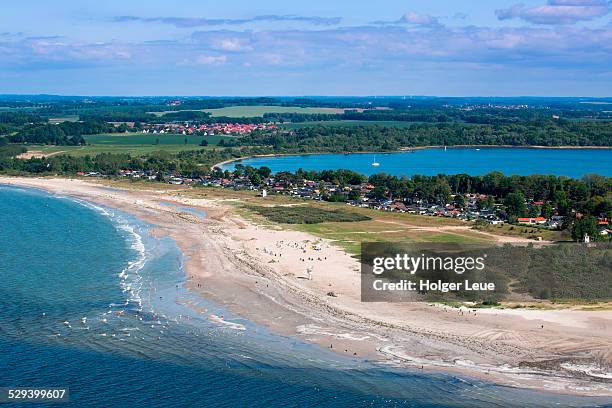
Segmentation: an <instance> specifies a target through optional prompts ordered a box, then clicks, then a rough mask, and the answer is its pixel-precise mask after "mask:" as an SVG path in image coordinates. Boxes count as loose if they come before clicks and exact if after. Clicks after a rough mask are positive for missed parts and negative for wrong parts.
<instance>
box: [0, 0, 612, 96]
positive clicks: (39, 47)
mask: <svg viewBox="0 0 612 408" xmlns="http://www.w3.org/2000/svg"><path fill="white" fill-rule="evenodd" d="M611 67H612V1H610V0H523V1H522V2H521V1H520V0H518V1H517V0H508V1H506V0H489V1H485V0H470V1H456V0H455V1H453V0H428V1H427V2H425V1H409V0H408V1H395V0H392V1H385V0H378V1H376V2H374V1H355V0H353V1H345V0H336V1H329V0H326V1H321V0H309V1H296V0H294V1H279V0H259V1H252V0H251V1H242V0H241V1H231V0H229V1H225V2H220V1H201V0H200V1H174V2H169V1H158V0H147V1H140V0H131V1H126V0H122V1H116V0H105V1H104V2H93V1H65V0H55V1H53V2H43V1H30V0H21V1H19V2H15V1H10V2H5V3H4V4H3V9H2V12H1V13H0V94H1V93H54V94H64V95H247V96H248V95H440V96H461V95H481V96H489V95H501V96H506V95H507V96H514V95H550V96H611V95H612V68H611Z"/></svg>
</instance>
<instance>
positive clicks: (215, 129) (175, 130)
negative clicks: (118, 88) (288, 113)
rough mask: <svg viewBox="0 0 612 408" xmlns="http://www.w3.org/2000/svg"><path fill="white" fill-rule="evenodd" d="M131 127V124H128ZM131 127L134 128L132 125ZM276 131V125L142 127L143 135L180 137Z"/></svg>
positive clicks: (166, 125)
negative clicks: (176, 135)
mask: <svg viewBox="0 0 612 408" xmlns="http://www.w3.org/2000/svg"><path fill="white" fill-rule="evenodd" d="M128 125H129V124H128ZM131 125H132V126H131V127H133V126H134V124H133V123H131ZM271 129H276V125H275V124H274V123H271V122H270V123H257V124H253V123H247V124H244V123H210V124H180V123H162V124H144V125H142V128H141V130H139V131H140V132H141V133H153V134H179V135H199V136H214V135H247V134H249V133H251V132H253V131H256V130H271Z"/></svg>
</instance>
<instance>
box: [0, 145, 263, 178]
mask: <svg viewBox="0 0 612 408" xmlns="http://www.w3.org/2000/svg"><path fill="white" fill-rule="evenodd" d="M255 151H257V152H258V154H263V153H269V151H267V150H263V149H259V150H255ZM240 156H241V151H240V150H236V149H210V150H209V149H206V150H193V151H185V152H181V153H178V154H172V153H169V152H165V151H158V152H154V153H151V154H148V155H146V156H132V155H130V154H115V153H101V154H98V155H94V156H89V155H86V156H79V157H75V156H71V155H63V154H62V155H54V156H51V157H44V158H31V159H27V160H25V159H16V158H13V157H0V172H3V173H10V174H24V173H27V174H63V175H68V174H69V175H73V174H76V173H77V172H99V173H102V174H105V175H115V174H118V172H119V170H125V169H130V170H142V171H145V172H151V173H153V174H155V173H158V172H159V173H164V174H175V175H183V176H186V177H194V178H195V177H200V176H205V175H207V174H209V173H210V167H211V166H212V165H214V164H215V163H218V162H221V161H224V160H229V159H234V158H238V157H240Z"/></svg>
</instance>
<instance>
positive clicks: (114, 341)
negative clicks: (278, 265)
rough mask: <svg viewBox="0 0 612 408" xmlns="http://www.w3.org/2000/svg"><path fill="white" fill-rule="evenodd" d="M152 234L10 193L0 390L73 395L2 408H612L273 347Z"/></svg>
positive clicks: (81, 205) (65, 200)
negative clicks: (194, 288) (199, 288)
mask: <svg viewBox="0 0 612 408" xmlns="http://www.w3.org/2000/svg"><path fill="white" fill-rule="evenodd" d="M200 215H201V216H206V215H205V214H203V213H202V214H200ZM151 228H152V226H151V225H148V224H146V223H143V222H142V221H139V220H137V219H136V218H134V217H132V216H130V215H128V214H126V213H123V212H121V211H117V210H114V209H111V208H106V207H101V206H97V205H93V204H91V203H88V202H84V201H80V200H78V199H74V198H70V197H64V196H59V195H53V194H49V193H47V192H43V191H40V190H36V189H24V188H18V187H13V186H6V185H5V186H2V185H0V278H1V279H2V281H1V284H0V387H22V388H23V387H45V388H50V387H52V388H58V387H59V388H68V393H69V401H68V402H65V403H58V404H53V403H44V402H38V403H15V404H10V403H7V404H0V406H15V407H29V406H32V407H41V406H43V407H44V406H67V407H137V408H139V407H142V408H145V407H146V408H149V407H235V406H237V407H313V406H316V407H328V406H330V407H331V406H334V407H345V406H346V407H379V406H380V407H508V406H517V407H525V406H603V405H604V404H605V403H606V401H603V400H602V399H595V398H579V397H572V396H564V395H560V394H555V393H547V392H540V391H531V390H523V389H516V388H511V387H505V386H500V385H496V384H493V383H489V382H486V381H481V380H477V379H473V378H469V377H460V376H456V375H450V374H444V373H432V372H426V371H425V372H424V371H421V370H414V369H406V368H400V367H397V366H394V365H391V364H381V363H375V362H371V361H366V360H363V359H354V358H351V357H347V356H342V355H339V354H334V353H332V352H331V351H329V350H326V349H322V348H319V347H317V346H315V345H311V344H307V343H304V342H302V341H300V340H297V339H295V338H291V337H285V336H279V335H276V334H274V333H270V332H269V331H267V330H266V329H265V328H264V327H261V326H258V325H256V324H254V323H252V322H250V321H248V320H245V319H244V318H241V317H240V316H238V315H235V314H233V313H232V312H231V311H229V310H227V309H225V308H224V307H222V306H220V305H218V304H215V303H213V302H211V301H209V300H208V299H206V298H203V297H201V296H199V295H198V294H195V293H192V292H190V291H189V290H188V289H187V288H186V286H185V279H186V277H185V272H184V270H183V264H184V260H185V258H184V256H183V255H182V253H181V252H180V250H179V248H178V247H177V245H176V244H175V242H174V241H172V240H171V239H170V238H167V237H166V238H156V237H154V236H153V235H152V234H151V233H150V229H151ZM608 402H609V401H608Z"/></svg>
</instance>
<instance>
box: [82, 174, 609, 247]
mask: <svg viewBox="0 0 612 408" xmlns="http://www.w3.org/2000/svg"><path fill="white" fill-rule="evenodd" d="M79 175H81V176H90V177H101V176H102V177H103V175H101V174H99V173H80V174H79ZM118 175H119V176H120V177H123V178H130V179H134V180H138V179H144V180H150V181H163V182H166V183H168V184H173V185H188V186H206V187H216V188H223V189H232V190H250V191H258V192H260V193H259V194H260V195H261V196H262V197H264V198H265V197H267V196H270V195H284V196H290V197H295V198H299V199H304V200H318V201H321V200H324V201H335V202H344V203H346V204H347V205H349V206H353V207H359V208H370V209H374V210H379V211H387V212H398V213H407V214H413V215H422V216H430V217H444V218H453V219H457V220H462V221H466V222H476V223H479V224H489V225H502V224H506V223H509V222H510V221H511V220H510V219H509V217H508V215H507V212H506V207H505V205H504V204H503V203H499V202H496V200H495V197H491V196H487V195H484V194H465V195H464V196H463V197H462V200H463V204H462V205H457V203H456V200H454V198H455V197H454V196H453V203H445V204H443V203H435V202H428V201H427V200H424V199H422V198H419V197H416V196H413V197H408V198H390V197H381V196H378V195H376V194H373V192H374V189H375V188H376V186H374V185H373V184H371V183H367V182H366V183H360V184H356V185H345V186H340V185H337V184H334V183H331V182H324V181H314V180H305V179H303V180H301V181H299V182H295V181H293V180H290V179H289V178H288V177H283V175H282V174H281V175H272V174H268V175H267V176H266V177H261V179H260V180H256V181H255V182H254V181H253V179H252V177H248V176H246V175H244V174H235V173H233V172H229V171H225V172H222V171H220V170H219V169H218V168H216V169H215V170H214V171H213V172H212V173H211V174H210V175H207V176H202V177H199V178H190V177H183V176H177V175H161V174H158V173H155V172H150V171H141V170H121V171H120V172H119V174H118ZM544 204H545V203H544V202H542V201H530V200H526V201H525V206H526V208H527V209H528V211H529V213H530V215H533V216H529V217H518V218H516V219H515V220H512V222H513V223H516V224H519V225H525V226H531V227H535V228H542V229H550V230H560V229H562V228H563V227H564V226H565V223H566V221H567V220H566V218H567V217H566V216H562V215H557V214H552V215H551V216H550V217H548V218H546V217H544V216H541V215H539V210H538V209H540V208H541V207H542V206H543V205H544ZM535 213H538V215H535ZM572 217H575V218H577V219H579V218H581V217H582V214H580V213H578V212H576V211H575V210H572ZM597 229H598V233H599V234H600V235H601V236H606V237H608V236H612V235H610V234H612V229H611V228H610V226H609V221H608V219H607V218H603V217H600V218H598V219H597Z"/></svg>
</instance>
